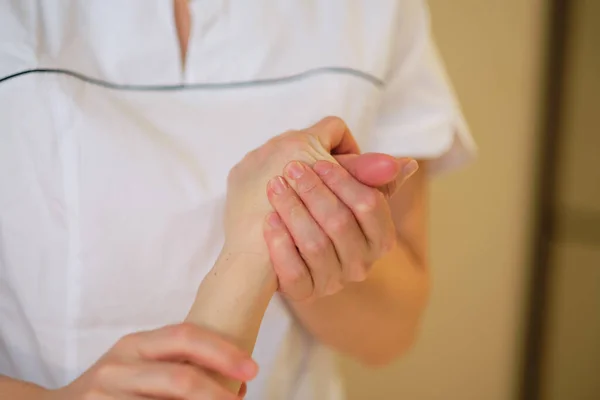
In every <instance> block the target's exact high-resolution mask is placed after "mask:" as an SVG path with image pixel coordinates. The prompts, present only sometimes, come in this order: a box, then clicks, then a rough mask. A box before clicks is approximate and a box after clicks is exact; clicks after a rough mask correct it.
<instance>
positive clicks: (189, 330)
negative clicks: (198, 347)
mask: <svg viewBox="0 0 600 400" xmlns="http://www.w3.org/2000/svg"><path fill="white" fill-rule="evenodd" d="M196 332H197V328H196V326H195V325H193V324H192V323H190V322H183V323H181V324H177V325H173V326H172V327H171V332H170V335H171V337H172V340H177V341H180V342H184V343H185V342H190V341H192V340H194V337H195V336H196Z"/></svg>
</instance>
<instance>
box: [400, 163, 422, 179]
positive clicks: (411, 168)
mask: <svg viewBox="0 0 600 400" xmlns="http://www.w3.org/2000/svg"><path fill="white" fill-rule="evenodd" d="M418 170H419V163H418V162H417V161H416V160H412V159H409V161H408V162H407V163H406V164H405V165H404V166H403V167H402V174H403V175H404V176H403V177H404V179H408V178H410V177H411V176H413V175H414V174H415V172H417V171H418Z"/></svg>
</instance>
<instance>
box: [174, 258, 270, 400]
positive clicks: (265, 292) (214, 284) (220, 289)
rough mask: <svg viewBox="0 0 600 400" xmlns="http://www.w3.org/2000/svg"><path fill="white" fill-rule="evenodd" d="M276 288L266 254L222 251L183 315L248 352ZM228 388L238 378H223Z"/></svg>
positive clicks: (252, 345)
mask: <svg viewBox="0 0 600 400" xmlns="http://www.w3.org/2000/svg"><path fill="white" fill-rule="evenodd" d="M276 290H277V279H276V276H275V274H274V272H273V268H272V267H271V264H270V261H269V257H268V254H267V255H266V256H264V257H263V256H260V255H257V254H254V253H251V254H229V253H227V252H225V251H224V252H223V253H222V254H221V255H220V256H219V259H218V260H217V262H216V263H215V266H214V267H213V269H212V270H211V272H210V273H209V274H208V275H207V276H206V278H204V280H203V281H202V283H201V284H200V288H199V289H198V293H197V295H196V300H195V301H194V304H193V305H192V308H191V310H190V312H189V314H188V316H187V318H186V321H188V322H192V323H195V324H198V325H201V326H204V327H208V328H210V329H213V330H214V331H215V332H218V333H220V334H222V335H223V336H224V337H227V338H229V339H231V340H232V341H233V342H234V343H236V344H237V345H238V346H240V347H241V348H243V349H245V350H247V351H248V352H249V353H251V352H252V350H253V348H254V344H255V342H256V337H257V335H258V330H259V328H260V324H261V321H262V318H263V315H264V313H265V311H266V309H267V306H268V304H269V301H270V300H271V297H273V294H274V293H275V291H276ZM223 382H224V383H225V384H226V385H227V387H229V388H231V389H232V391H234V392H235V391H237V389H238V388H239V385H240V383H239V382H227V381H225V380H223Z"/></svg>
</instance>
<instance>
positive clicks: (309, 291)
mask: <svg viewBox="0 0 600 400" xmlns="http://www.w3.org/2000/svg"><path fill="white" fill-rule="evenodd" d="M336 159H337V161H338V162H339V163H340V164H336V163H332V162H329V161H318V162H316V163H315V164H314V165H313V166H312V168H311V167H310V166H308V165H306V164H303V163H300V162H291V163H289V164H288V165H286V167H285V169H284V173H283V176H280V177H277V178H276V179H275V180H273V181H272V184H271V185H270V186H269V188H268V189H267V195H268V198H269V200H270V203H271V204H272V206H273V208H274V209H275V210H276V212H275V213H272V214H270V215H269V216H268V217H267V223H266V224H265V229H264V236H265V240H266V243H267V246H268V248H269V253H270V257H271V260H272V262H273V267H274V269H275V272H276V274H277V277H278V282H279V290H280V291H281V292H283V293H284V294H286V295H287V296H288V297H289V298H290V299H291V300H295V301H306V300H314V299H316V298H319V297H322V296H326V295H331V294H334V293H336V292H338V291H339V290H341V289H342V288H343V286H344V284H346V283H348V282H360V281H363V280H364V279H365V278H366V277H367V274H368V272H369V270H370V268H371V266H372V264H373V263H374V262H375V261H376V260H377V259H379V258H380V257H382V256H383V255H384V254H385V253H386V252H388V251H389V250H391V248H392V246H394V244H395V241H396V234H395V228H394V222H393V220H392V218H391V211H390V209H389V205H388V202H387V198H388V197H389V196H391V195H392V194H393V192H394V191H395V189H396V188H397V187H399V186H400V185H401V184H402V183H403V182H404V181H405V180H406V179H408V178H409V177H410V176H411V175H412V174H413V173H414V172H415V171H416V170H417V168H418V165H417V163H416V161H414V160H412V159H393V158H391V157H387V158H386V157H382V156H381V155H379V154H364V155H360V156H358V155H345V156H337V157H336Z"/></svg>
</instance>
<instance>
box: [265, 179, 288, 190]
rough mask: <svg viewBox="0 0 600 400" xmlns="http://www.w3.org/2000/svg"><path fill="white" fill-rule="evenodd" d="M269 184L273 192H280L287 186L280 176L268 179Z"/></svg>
mask: <svg viewBox="0 0 600 400" xmlns="http://www.w3.org/2000/svg"><path fill="white" fill-rule="evenodd" d="M269 186H271V190H273V192H274V193H275V194H281V193H283V192H284V191H285V189H286V187H287V182H286V181H285V179H283V178H282V177H281V176H277V177H275V178H273V179H271V180H270V181H269Z"/></svg>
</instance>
